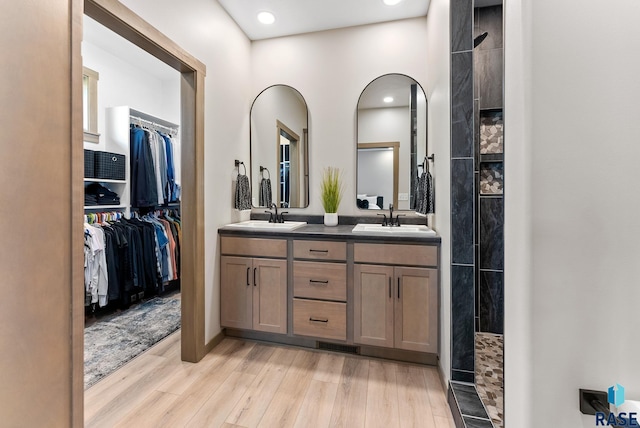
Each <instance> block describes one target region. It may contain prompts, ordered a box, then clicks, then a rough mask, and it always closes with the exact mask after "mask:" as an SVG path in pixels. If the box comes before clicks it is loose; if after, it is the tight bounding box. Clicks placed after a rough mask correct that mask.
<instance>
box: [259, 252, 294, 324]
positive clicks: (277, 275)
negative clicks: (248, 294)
mask: <svg viewBox="0 0 640 428" xmlns="http://www.w3.org/2000/svg"><path fill="white" fill-rule="evenodd" d="M252 279H253V287H252V288H253V329H254V330H258V331H266V332H270V333H283V334H286V333H287V261H286V260H271V259H253V272H252Z"/></svg>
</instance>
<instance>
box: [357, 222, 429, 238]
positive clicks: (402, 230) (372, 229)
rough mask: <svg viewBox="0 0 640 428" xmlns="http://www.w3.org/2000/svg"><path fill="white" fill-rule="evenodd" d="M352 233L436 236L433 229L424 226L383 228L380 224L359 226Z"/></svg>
mask: <svg viewBox="0 0 640 428" xmlns="http://www.w3.org/2000/svg"><path fill="white" fill-rule="evenodd" d="M351 232H352V233H376V234H385V235H420V236H436V232H435V231H434V230H433V229H429V228H428V227H427V226H425V225H422V224H403V225H401V226H400V227H398V226H393V227H391V226H382V225H380V224H363V223H360V224H357V225H355V226H354V228H353V230H352V231H351Z"/></svg>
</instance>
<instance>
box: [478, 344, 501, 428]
mask: <svg viewBox="0 0 640 428" xmlns="http://www.w3.org/2000/svg"><path fill="white" fill-rule="evenodd" d="M503 388H504V372H503V336H502V335H497V334H490V333H476V389H477V390H478V396H480V399H481V400H482V402H483V403H484V406H485V407H486V408H487V412H488V413H489V417H491V419H492V420H493V425H494V426H495V427H496V428H502V427H503V426H504V425H503V420H504V416H503V413H504V390H503Z"/></svg>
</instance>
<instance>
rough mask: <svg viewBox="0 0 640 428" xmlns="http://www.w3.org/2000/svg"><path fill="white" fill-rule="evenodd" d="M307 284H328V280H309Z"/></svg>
mask: <svg viewBox="0 0 640 428" xmlns="http://www.w3.org/2000/svg"><path fill="white" fill-rule="evenodd" d="M309 283H311V284H328V283H329V280H324V281H323V280H319V279H310V280H309Z"/></svg>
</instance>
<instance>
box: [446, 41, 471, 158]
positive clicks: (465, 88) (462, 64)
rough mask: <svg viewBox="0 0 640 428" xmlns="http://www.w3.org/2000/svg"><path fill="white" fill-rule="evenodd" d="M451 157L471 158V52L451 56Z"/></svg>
mask: <svg viewBox="0 0 640 428" xmlns="http://www.w3.org/2000/svg"><path fill="white" fill-rule="evenodd" d="M451 157H452V158H466V157H473V52H471V51H468V52H462V53H455V54H453V55H451Z"/></svg>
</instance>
